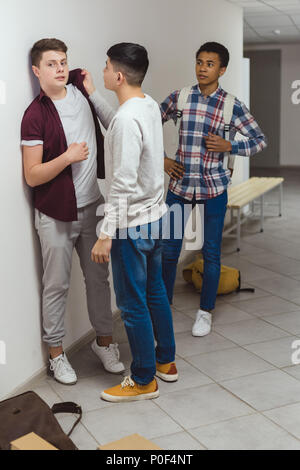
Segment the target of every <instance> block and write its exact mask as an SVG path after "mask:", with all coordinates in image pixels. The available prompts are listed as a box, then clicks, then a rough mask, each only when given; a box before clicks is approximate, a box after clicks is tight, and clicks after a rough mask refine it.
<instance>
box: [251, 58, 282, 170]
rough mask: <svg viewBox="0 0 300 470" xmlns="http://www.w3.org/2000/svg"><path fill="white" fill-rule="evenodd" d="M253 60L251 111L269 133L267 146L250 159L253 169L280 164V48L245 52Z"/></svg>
mask: <svg viewBox="0 0 300 470" xmlns="http://www.w3.org/2000/svg"><path fill="white" fill-rule="evenodd" d="M244 55H245V57H248V58H249V59H250V110H251V114H253V116H255V119H256V120H257V122H258V123H259V126H260V127H261V129H262V130H263V132H264V133H265V134H266V136H267V139H268V147H267V148H266V149H265V150H263V152H261V153H259V154H258V155H255V156H254V157H251V158H250V170H251V168H278V167H279V166H280V128H281V126H280V111H281V51H280V50H259V51H245V54H244Z"/></svg>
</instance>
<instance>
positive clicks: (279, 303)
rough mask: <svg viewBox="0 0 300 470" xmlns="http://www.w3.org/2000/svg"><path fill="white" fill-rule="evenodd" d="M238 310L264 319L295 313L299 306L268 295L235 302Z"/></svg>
mask: <svg viewBox="0 0 300 470" xmlns="http://www.w3.org/2000/svg"><path fill="white" fill-rule="evenodd" d="M234 305H235V306H236V307H237V308H239V309H241V310H244V311H245V312H248V313H251V314H252V315H255V316H258V317H263V316H267V315H275V314H276V313H278V314H279V313H283V312H295V311H296V310H298V306H297V305H296V304H294V303H292V302H288V301H287V300H284V299H281V298H280V297H277V296H275V295H268V296H266V297H260V298H256V299H249V300H244V301H242V302H235V304H234Z"/></svg>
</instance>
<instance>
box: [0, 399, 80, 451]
mask: <svg viewBox="0 0 300 470" xmlns="http://www.w3.org/2000/svg"><path fill="white" fill-rule="evenodd" d="M57 413H70V414H76V415H78V419H77V421H76V422H75V424H74V425H73V427H72V429H71V431H70V432H69V434H68V435H66V434H65V433H64V431H63V430H62V428H61V427H60V425H59V423H58V421H57V420H56V418H55V416H54V415H55V414H57ZM81 417H82V409H81V407H80V406H79V405H76V403H73V402H66V403H56V404H55V405H53V406H52V408H51V409H50V408H49V406H48V405H47V404H46V403H45V402H44V401H43V400H42V399H41V398H40V397H39V395H37V394H36V393H34V392H26V393H22V394H21V395H18V396H16V397H12V398H9V399H8V400H4V401H1V402H0V450H10V443H11V442H12V441H14V440H16V439H19V438H20V437H22V436H25V435H27V434H29V433H32V432H34V433H35V434H37V435H38V436H39V437H41V438H42V439H44V440H46V441H47V442H48V443H49V444H51V445H52V446H54V447H56V448H57V449H58V450H78V449H77V447H76V446H75V444H74V443H73V442H72V441H71V439H70V437H69V436H70V435H71V433H72V431H73V430H74V429H75V427H76V426H77V424H78V423H79V422H80V420H81Z"/></svg>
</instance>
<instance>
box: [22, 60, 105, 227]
mask: <svg viewBox="0 0 300 470" xmlns="http://www.w3.org/2000/svg"><path fill="white" fill-rule="evenodd" d="M83 80H84V77H83V75H81V69H76V70H73V71H71V72H70V77H69V81H68V83H71V84H72V85H75V86H76V87H77V88H78V89H79V90H80V91H81V92H82V93H83V95H84V96H85V97H86V98H87V100H88V103H89V105H90V108H91V111H92V114H93V118H94V123H95V132H96V140H97V176H98V178H99V179H104V178H105V169H104V141H103V136H102V133H101V129H100V125H99V121H98V118H97V115H96V111H95V109H94V106H93V104H92V103H91V101H90V100H89V97H88V94H87V92H86V90H85V88H84V86H83ZM21 140H42V141H43V143H44V144H43V163H46V162H49V161H50V160H53V159H54V158H57V157H59V156H60V155H62V154H63V153H64V152H65V151H66V150H67V148H68V145H67V141H66V136H65V133H64V129H63V125H62V123H61V120H60V117H59V114H58V112H57V109H56V107H55V106H54V104H53V102H52V100H51V99H50V98H49V97H48V96H47V95H45V93H44V92H43V90H41V92H40V95H39V96H37V97H36V98H35V100H34V101H33V102H32V103H31V105H30V106H29V107H28V108H27V110H26V111H25V113H24V116H23V119H22V125H21ZM33 191H34V206H35V208H36V209H38V210H39V211H40V212H42V213H43V214H46V215H48V216H49V217H52V218H53V219H57V220H62V221H64V222H72V221H74V220H77V201H76V194H75V187H74V184H73V178H72V168H71V165H69V166H68V167H67V168H65V169H64V170H63V171H62V172H61V173H60V174H59V175H57V176H56V177H55V178H54V179H53V180H51V181H49V182H48V183H46V184H42V185H40V186H36V187H35V188H33Z"/></svg>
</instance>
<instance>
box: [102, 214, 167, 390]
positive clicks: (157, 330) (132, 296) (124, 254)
mask: <svg viewBox="0 0 300 470" xmlns="http://www.w3.org/2000/svg"><path fill="white" fill-rule="evenodd" d="M162 249H163V245H162V220H160V221H158V222H155V223H152V224H147V225H143V226H140V227H134V228H133V229H131V228H129V229H124V230H118V231H117V236H116V239H115V240H113V243H112V251H111V259H112V269H113V279H114V288H115V293H116V299H117V305H118V308H119V309H120V310H121V312H122V319H123V321H124V324H125V328H126V332H127V335H128V340H129V344H130V349H131V353H132V358H133V361H132V364H131V373H132V378H133V380H134V381H135V382H137V383H138V384H140V385H147V384H148V383H150V382H151V381H152V380H153V378H154V375H155V372H156V361H157V362H159V363H161V364H166V363H168V362H173V361H174V360H175V338H174V330H173V320H172V312H171V309H170V304H169V300H168V297H167V292H166V288H165V285H164V282H163V279H162ZM154 339H156V342H157V347H156V349H155V343H154Z"/></svg>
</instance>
